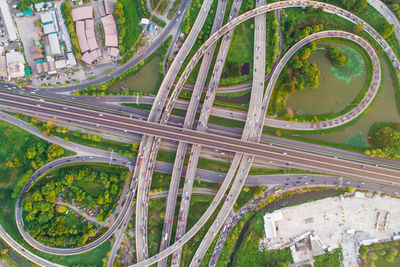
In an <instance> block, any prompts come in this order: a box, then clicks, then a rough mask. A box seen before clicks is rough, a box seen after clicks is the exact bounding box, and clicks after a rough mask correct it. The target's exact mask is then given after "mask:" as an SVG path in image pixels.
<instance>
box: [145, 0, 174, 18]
mask: <svg viewBox="0 0 400 267" xmlns="http://www.w3.org/2000/svg"><path fill="white" fill-rule="evenodd" d="M146 2H147V8H148V9H149V11H150V13H151V14H152V15H153V16H154V17H157V18H159V19H160V20H163V21H164V22H166V23H169V19H168V18H167V15H168V11H169V8H168V9H167V11H165V14H164V15H160V14H159V13H158V12H154V10H153V8H152V7H151V3H150V0H146ZM172 2H173V1H172ZM169 6H171V5H169Z"/></svg>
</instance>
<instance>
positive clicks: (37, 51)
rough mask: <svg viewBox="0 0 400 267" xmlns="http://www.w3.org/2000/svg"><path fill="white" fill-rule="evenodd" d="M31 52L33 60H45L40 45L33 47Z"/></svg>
mask: <svg viewBox="0 0 400 267" xmlns="http://www.w3.org/2000/svg"><path fill="white" fill-rule="evenodd" d="M30 52H31V57H32V59H33V60H38V59H43V58H44V55H43V53H42V51H41V48H40V46H38V45H35V46H32V47H31V48H30Z"/></svg>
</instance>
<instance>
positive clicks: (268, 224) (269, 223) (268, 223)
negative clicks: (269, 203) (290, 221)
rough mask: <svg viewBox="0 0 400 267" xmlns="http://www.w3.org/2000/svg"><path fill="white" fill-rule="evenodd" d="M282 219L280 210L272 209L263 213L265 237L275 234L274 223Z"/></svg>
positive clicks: (274, 235)
mask: <svg viewBox="0 0 400 267" xmlns="http://www.w3.org/2000/svg"><path fill="white" fill-rule="evenodd" d="M282 219H283V214H282V211H274V212H272V213H266V214H265V215H264V231H265V238H267V239H271V238H275V237H276V236H277V234H276V225H275V223H276V222H277V221H280V220H282Z"/></svg>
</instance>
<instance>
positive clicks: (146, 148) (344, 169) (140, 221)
mask: <svg viewBox="0 0 400 267" xmlns="http://www.w3.org/2000/svg"><path fill="white" fill-rule="evenodd" d="M188 2H190V1H184V3H185V4H187V3H188ZM220 2H221V5H220V3H219V5H218V12H217V15H216V20H215V22H214V26H215V27H214V28H213V31H215V33H214V34H213V35H211V37H210V39H209V40H208V41H206V42H205V44H204V45H203V46H202V47H201V48H200V49H199V51H198V52H197V53H196V54H195V56H194V57H193V58H192V60H191V61H190V62H189V64H188V66H187V68H186V69H185V71H184V72H183V74H182V76H181V78H180V79H179V80H178V82H177V84H176V86H175V88H174V90H173V92H172V95H171V97H170V98H169V99H168V94H169V92H170V89H171V87H172V84H173V82H174V80H175V78H176V75H177V73H178V71H179V69H180V66H181V64H182V62H183V61H184V59H185V58H186V56H187V54H188V53H189V51H190V49H191V47H192V45H193V43H194V41H195V40H196V38H197V35H198V33H199V31H200V30H201V27H202V25H203V23H204V19H205V17H206V16H207V14H208V12H209V9H210V6H211V1H207V0H206V1H204V2H203V6H202V8H201V10H200V15H199V16H198V17H197V19H196V22H195V24H194V25H193V28H192V31H191V32H190V34H189V35H188V37H187V39H186V41H185V43H184V45H183V46H182V49H181V50H180V51H179V53H178V55H177V57H176V59H175V60H174V62H173V63H172V65H171V67H170V69H169V71H168V73H167V74H166V77H165V79H164V81H163V83H162V85H161V87H160V90H159V93H158V94H157V96H156V97H155V100H154V104H153V107H152V110H151V111H150V114H149V116H148V121H144V120H138V119H135V118H130V117H127V116H125V115H121V114H116V113H115V112H109V111H104V110H96V109H95V108H86V107H81V106H77V105H73V104H69V103H68V104H66V103H65V102H57V101H49V100H47V99H46V100H44V99H40V98H35V97H32V96H21V95H16V94H13V93H11V92H0V95H1V99H0V105H1V106H6V107H8V108H12V109H14V110H22V111H25V112H30V113H37V114H41V115H46V116H54V117H55V118H58V119H61V120H66V121H69V122H73V123H76V124H79V123H82V122H84V123H86V124H89V125H92V127H94V128H95V127H99V126H98V125H99V124H101V127H103V128H109V129H114V130H115V129H118V130H120V131H124V132H125V133H140V134H143V137H142V142H141V144H140V147H139V154H138V159H139V160H138V161H136V165H135V170H134V174H133V178H132V180H131V184H130V187H129V194H128V197H127V200H126V201H125V202H124V205H123V207H122V209H121V212H120V213H119V215H118V217H117V219H116V220H115V223H114V225H113V227H111V228H110V229H109V230H108V231H107V233H106V234H104V235H103V236H102V237H100V238H99V239H97V240H96V241H94V242H92V243H90V244H88V245H86V246H85V247H82V248H75V249H59V248H50V247H47V246H43V245H41V244H39V243H37V242H36V241H34V240H30V242H29V241H28V240H27V239H29V237H25V236H24V238H25V240H27V241H28V242H29V243H30V244H31V245H32V246H33V247H35V248H37V249H39V250H42V251H44V252H47V253H51V254H56V255H72V254H78V253H82V252H85V251H88V250H90V249H92V248H94V247H96V246H98V245H99V244H101V243H102V242H104V241H105V240H107V239H108V238H109V237H110V236H111V235H112V234H113V233H114V232H115V231H116V229H117V228H118V227H119V226H120V225H121V224H122V228H121V230H120V233H122V232H123V230H124V229H125V228H124V227H125V226H126V221H127V220H129V218H130V217H131V215H132V214H133V211H134V209H135V208H136V223H135V227H136V248H137V251H138V253H137V260H138V264H137V266H147V265H150V264H152V263H155V262H158V261H160V260H162V259H165V258H166V256H168V255H170V254H171V253H173V252H175V254H174V255H175V257H176V259H177V260H176V263H174V264H176V265H179V260H178V259H179V257H180V256H179V255H180V254H179V249H180V248H181V247H182V246H183V244H185V243H186V242H187V241H188V240H190V238H191V237H193V236H194V235H195V234H196V232H197V231H198V229H200V228H201V226H202V225H204V223H205V222H206V221H207V219H208V218H209V216H210V215H211V214H212V213H213V211H215V209H216V207H217V206H218V204H219V203H220V201H221V200H222V197H223V196H224V195H225V191H226V189H227V188H228V186H229V185H230V183H231V181H233V184H232V186H231V189H230V192H229V193H227V198H226V199H225V202H224V203H223V207H222V208H221V210H220V213H219V214H218V216H217V219H216V220H215V222H214V224H213V226H212V227H211V228H210V229H209V231H208V232H207V234H206V236H205V238H204V239H203V241H202V243H201V244H200V247H199V249H198V250H197V252H196V254H195V257H194V258H193V260H192V263H191V266H198V265H199V263H200V261H201V259H202V257H203V256H204V254H205V252H206V251H207V249H208V247H209V245H210V243H211V242H212V240H213V239H214V237H215V236H216V234H217V233H218V231H219V229H220V228H221V227H222V225H223V222H224V221H225V220H226V218H227V216H228V213H229V212H230V210H231V209H232V207H233V204H234V203H235V201H236V199H237V197H238V195H239V193H240V191H241V188H242V187H243V185H244V183H245V181H246V178H247V175H248V172H249V170H250V167H251V165H252V162H253V159H254V157H255V156H257V157H261V158H266V159H271V160H273V161H276V162H281V163H282V164H283V165H290V166H291V167H292V168H297V169H307V170H313V171H317V172H323V173H330V174H334V175H339V176H346V177H353V178H358V179H362V180H365V181H370V182H375V183H381V184H387V185H392V184H393V185H400V182H399V181H398V177H399V173H400V167H399V166H398V164H396V163H395V162H391V161H385V163H382V161H380V160H375V159H370V160H369V162H368V163H364V162H361V163H360V160H359V159H351V158H344V157H343V158H340V157H339V158H338V157H337V156H334V157H332V156H330V155H326V154H324V153H323V152H321V153H318V152H315V151H308V150H306V149H302V148H297V147H296V148H294V147H288V146H287V147H280V146H276V145H273V143H268V144H264V143H260V144H257V142H259V141H260V140H261V137H262V135H261V133H262V126H263V125H264V120H265V113H266V109H267V107H268V103H269V98H270V95H271V91H272V88H273V84H272V83H270V84H272V85H270V84H268V87H267V90H266V92H265V95H264V97H263V94H264V77H265V69H264V68H265V63H264V59H265V43H264V42H265V29H264V27H265V12H268V11H274V10H277V9H282V8H287V7H293V6H300V7H304V6H309V5H312V6H314V7H322V8H323V9H324V10H325V11H326V12H331V13H336V14H338V15H339V16H342V17H344V18H346V19H348V20H351V21H353V22H361V23H363V24H364V25H365V30H366V32H368V33H369V34H370V35H371V36H372V37H374V38H375V40H377V42H378V43H379V44H380V45H381V46H382V48H383V49H384V50H385V52H386V53H387V54H388V56H389V58H390V59H391V60H392V62H393V65H394V66H395V67H396V68H399V63H398V61H397V59H396V57H395V55H394V53H393V51H392V50H391V48H390V47H389V45H388V44H387V43H386V41H385V40H384V39H383V38H381V37H380V36H379V34H377V32H376V31H375V30H374V29H373V28H372V27H370V26H369V25H368V24H366V23H365V22H363V21H362V20H360V19H359V18H357V17H356V16H354V15H352V14H351V13H349V12H347V11H344V10H342V9H340V8H337V7H334V6H331V5H329V4H324V3H319V2H313V1H283V2H279V3H273V4H269V5H265V2H262V1H257V7H256V9H254V10H251V11H249V12H246V13H245V14H242V15H241V16H239V17H236V16H237V15H238V14H237V13H238V11H239V9H240V4H241V2H240V1H235V4H237V5H238V6H237V9H236V10H234V8H233V9H232V10H231V18H230V20H229V22H228V23H227V24H226V25H225V26H223V27H220V26H221V23H222V19H221V17H222V18H223V12H224V11H223V10H224V9H225V7H223V6H222V4H223V2H225V1H220ZM185 4H184V5H182V8H183V7H185ZM220 11H221V12H222V13H220ZM235 12H236V14H235ZM219 14H221V15H219ZM219 16H220V17H219ZM252 17H255V42H254V45H255V46H254V51H257V53H255V55H254V69H253V79H254V80H253V89H252V95H251V101H250V107H249V112H248V115H247V119H246V123H245V128H244V129H243V132H242V137H241V139H237V138H232V137H226V136H221V135H217V134H211V133H209V132H206V130H207V127H206V125H207V122H208V118H209V115H210V112H211V106H212V102H213V99H214V97H215V92H216V88H217V86H218V83H219V78H220V75H221V72H222V68H223V67H222V66H223V62H224V61H225V58H226V54H227V50H228V49H227V48H228V47H229V42H230V37H231V35H232V31H233V29H234V27H235V26H237V25H238V24H240V23H242V22H243V21H245V20H247V19H249V18H252ZM167 27H168V26H167ZM217 29H218V30H217ZM335 33H339V35H337V37H342V38H348V39H352V38H353V40H354V38H358V37H354V36H351V35H348V33H345V34H344V35H343V36H341V35H340V34H341V32H337V31H331V32H322V33H319V34H316V35H315V36H310V37H309V39H307V38H306V39H304V40H302V41H300V42H299V43H298V44H296V45H297V46H296V49H293V50H291V53H294V52H295V51H296V50H298V49H299V48H300V47H301V46H303V45H305V44H306V43H307V42H309V41H312V40H313V39H312V38H323V37H329V35H330V34H335ZM220 38H222V42H223V43H222V44H221V46H220V51H219V53H218V57H217V64H215V66H214V75H213V76H212V79H211V82H210V86H209V88H208V90H207V95H206V101H205V103H203V107H202V109H201V113H200V119H199V123H198V124H197V129H196V130H192V127H193V125H194V116H195V114H196V112H197V106H198V105H199V95H200V93H201V92H202V87H203V86H204V82H205V77H206V74H207V72H208V68H209V65H210V61H211V58H212V54H213V50H214V48H215V44H216V41H217V40H218V39H220ZM160 40H161V39H160ZM357 40H358V41H361V42H363V41H362V40H359V39H357ZM224 42H225V45H223V44H224ZM363 44H364V43H363ZM363 47H366V49H367V50H368V53H369V54H370V56H371V59H372V60H373V62H374V70H373V71H374V73H375V74H377V75H374V80H373V81H372V85H371V87H370V89H371V88H372V89H371V90H372V91H371V92H367V94H366V95H367V96H368V97H369V98H368V100H369V102H371V101H372V99H373V96H374V95H368V94H369V93H372V94H376V93H377V90H376V89H377V86H379V84H380V66H379V60H377V56H376V54H375V53H374V52H373V51H374V50H373V49H372V47H370V46H369V44H367V43H366V42H365V46H364V45H363ZM368 47H369V48H368ZM211 51H212V52H211ZM207 52H209V53H210V54H211V56H209V55H207V54H206V53H207ZM145 55H146V54H143V56H145ZM285 56H286V55H285ZM290 56H291V55H290ZM290 56H289V55H288V56H287V58H286V59H285V60H286V61H287V60H288V59H289V58H290ZM202 57H203V63H202V67H203V64H204V67H203V68H200V73H199V77H200V78H199V79H198V80H197V82H196V84H197V87H196V85H195V89H194V97H193V98H192V99H191V102H190V103H189V109H188V113H187V117H186V118H185V121H184V123H183V127H182V128H178V127H175V126H171V125H169V124H168V120H169V118H170V115H171V112H172V109H173V107H174V105H175V103H176V102H177V98H178V95H179V92H180V90H181V89H182V88H183V85H184V84H185V81H186V79H187V77H188V76H189V74H190V72H191V70H192V69H193V67H194V66H195V65H196V64H197V62H198V61H199V60H200V59H201V58H202ZM219 60H221V61H219ZM285 60H284V59H282V61H281V62H283V63H282V64H281V66H283V65H284V63H285V62H286V61H285ZM219 62H220V63H221V65H219V64H218V63H219ZM132 64H133V63H132ZM207 65H208V66H207ZM125 66H127V65H125ZM126 68H128V67H126ZM279 68H281V67H279V64H278V67H277V69H279ZM122 69H123V68H120V69H118V71H119V70H121V71H122ZM125 70H126V69H125ZM279 72H280V71H278V72H274V73H273V75H272V79H271V80H274V77H275V80H276V78H277V77H278V74H279ZM274 74H275V76H274ZM115 75H118V73H117V72H116V74H115ZM109 78H110V77H104V79H109ZM96 82H99V83H101V82H102V80H99V81H96ZM79 86H82V85H79ZM79 86H78V87H79ZM78 87H75V88H74V90H77V89H80V87H79V88H78ZM62 90H65V91H68V90H69V91H71V88H64V89H62ZM60 91H61V90H60ZM207 96H208V97H209V98H207ZM167 100H168V102H167ZM207 100H208V101H207ZM166 102H167V104H166V108H165V110H163V107H164V105H165V103H166ZM363 104H364V106H362V107H361V108H362V110H361V109H360V110H357V111H359V114H361V113H362V111H363V110H364V109H365V108H367V106H368V104H369V103H363ZM354 117H355V115H354ZM348 119H349V120H350V119H352V118H351V117H350V118H348ZM341 121H343V120H341ZM159 122H160V123H159ZM328 126H329V127H333V126H335V125H332V124H331V125H329V123H328V124H326V125H325V126H324V125H321V126H316V128H318V127H321V128H327V127H328ZM161 138H162V139H170V140H177V141H179V144H178V151H181V152H182V153H184V152H185V151H186V149H187V145H188V144H193V145H192V152H191V154H190V159H192V160H190V161H189V166H188V168H187V172H186V181H187V182H185V187H184V189H183V196H184V197H187V200H189V199H190V195H191V191H192V188H191V187H192V184H193V179H194V176H195V171H196V165H197V160H198V155H199V152H200V148H201V146H202V147H211V148H218V149H221V150H223V151H232V152H236V153H237V154H236V156H235V158H234V159H233V161H232V165H231V168H230V170H229V171H228V174H227V175H226V177H225V179H224V181H223V183H222V185H221V188H220V190H219V191H218V192H217V194H216V196H215V198H214V200H213V202H212V204H211V205H210V207H209V208H208V209H207V211H206V212H205V214H204V215H203V216H202V218H201V219H200V220H199V221H198V222H197V223H196V225H195V226H193V227H192V228H191V229H190V230H189V231H188V232H187V233H186V234H185V227H184V225H185V221H186V219H187V214H188V202H186V204H185V201H182V204H183V205H181V207H180V211H182V213H181V212H180V215H179V217H178V218H181V217H182V218H184V220H179V221H178V230H179V229H182V230H181V232H180V233H179V235H178V234H177V237H179V238H176V241H175V243H174V244H172V245H171V246H169V239H170V238H171V235H170V232H171V229H172V225H169V226H168V227H165V229H164V232H163V238H162V239H163V240H164V239H165V242H162V244H161V248H160V253H159V254H157V255H155V256H152V257H151V258H149V259H147V258H148V252H147V237H146V233H147V211H148V209H147V205H148V198H149V188H150V184H151V176H152V173H153V170H154V166H155V156H156V155H157V151H158V147H159V144H160V142H161ZM182 153H177V158H176V159H175V165H174V169H173V171H172V176H173V177H175V179H176V180H179V179H178V178H179V177H180V176H181V172H182V166H183V164H182V163H183V160H182V159H183V158H181V156H182ZM386 162H387V163H389V164H387V163H386ZM177 163H178V164H177ZM178 169H179V170H178ZM193 169H194V170H193ZM237 170H238V172H237V173H236V171H237ZM176 177H177V178H176ZM186 183H187V184H188V185H186ZM29 186H30V184H26V186H25V187H24V189H27V187H29ZM136 188H137V192H136ZM171 189H172V190H170V191H169V195H168V203H171V204H169V207H173V208H172V210H171V211H169V209H168V210H167V213H168V216H166V218H168V219H166V222H167V223H168V221H169V222H170V218H172V217H173V210H174V207H175V203H176V193H177V190H176V189H177V186H176V183H175V184H171ZM22 193H23V192H21V195H22ZM135 193H137V199H136V207H135V205H133V206H130V203H131V202H132V201H133V199H134V195H135ZM18 203H19V202H18ZM18 207H20V205H17V209H16V215H17V218H18V217H22V211H21V210H20V209H18ZM185 211H186V212H185ZM18 228H19V230H20V232H21V233H23V229H22V225H20V224H19V225H18ZM119 236H120V235H118V237H119ZM35 242H36V244H35ZM116 243H119V242H116ZM38 247H39V248H38ZM176 251H177V252H176ZM115 252H116V250H115V249H114V250H113V253H115ZM114 255H115V254H114ZM173 257H174V256H173ZM173 259H175V258H173ZM110 262H112V261H110ZM165 264H166V261H165V260H164V261H161V262H160V266H165Z"/></svg>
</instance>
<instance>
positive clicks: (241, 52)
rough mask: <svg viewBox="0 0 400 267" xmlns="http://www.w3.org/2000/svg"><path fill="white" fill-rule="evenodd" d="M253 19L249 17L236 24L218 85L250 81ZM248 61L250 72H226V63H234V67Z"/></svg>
mask: <svg viewBox="0 0 400 267" xmlns="http://www.w3.org/2000/svg"><path fill="white" fill-rule="evenodd" d="M251 25H254V20H253V19H250V20H247V21H245V22H243V23H242V24H240V25H238V26H237V27H236V28H235V30H234V33H233V36H232V41H231V44H230V46H229V51H228V55H227V57H226V63H225V67H224V70H223V73H222V76H221V81H220V85H222V86H224V85H225V86H228V85H235V84H239V83H243V82H247V81H250V79H251V77H252V73H253V71H252V70H253V46H254V30H253V29H252V26H251ZM245 63H249V64H250V66H249V70H250V74H248V75H240V73H237V72H235V73H231V74H230V73H227V67H226V66H227V65H234V66H235V68H237V67H241V66H242V65H243V64H245Z"/></svg>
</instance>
